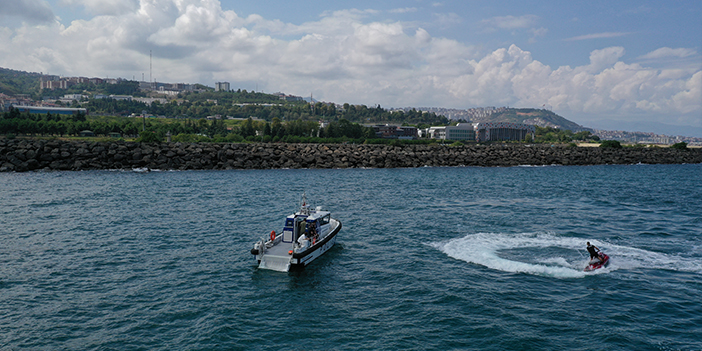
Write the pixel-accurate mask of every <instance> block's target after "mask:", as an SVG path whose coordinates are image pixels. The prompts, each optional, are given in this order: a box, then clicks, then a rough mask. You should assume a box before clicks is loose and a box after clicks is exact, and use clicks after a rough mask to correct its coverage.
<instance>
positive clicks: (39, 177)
mask: <svg viewBox="0 0 702 351" xmlns="http://www.w3.org/2000/svg"><path fill="white" fill-rule="evenodd" d="M303 192H306V195H307V200H308V202H310V203H311V204H312V205H313V206H323V207H324V208H325V209H329V210H331V211H332V215H333V217H335V218H337V219H339V220H340V221H341V222H342V223H343V229H342V230H341V232H340V234H339V237H338V242H337V245H336V246H334V248H333V249H332V250H331V251H329V252H327V253H326V254H325V255H324V256H322V257H321V258H320V259H318V260H316V261H315V262H313V263H312V264H311V265H310V266H308V267H307V268H306V269H305V270H304V271H302V272H296V273H280V272H274V271H264V270H259V269H258V268H257V266H256V261H255V260H254V257H253V256H252V255H251V254H250V253H249V250H250V249H251V247H252V245H253V243H254V242H255V241H256V240H257V239H258V238H260V237H263V236H267V235H268V233H270V231H271V230H276V231H279V230H280V229H282V226H283V219H284V217H285V216H287V215H288V214H290V213H292V212H293V211H295V210H296V209H297V206H298V204H299V201H300V197H301V195H302V193H303ZM586 241H590V242H591V243H593V244H594V245H596V246H598V247H599V248H600V249H602V250H603V251H604V252H606V253H607V254H609V255H610V257H611V262H610V264H609V266H608V267H607V268H604V269H601V270H599V271H595V272H592V273H585V272H583V268H584V267H585V265H586V262H587V259H588V258H587V257H586V255H587V252H586V251H585V242H586ZM359 349H363V350H702V165H700V164H696V165H626V166H622V165H603V166H585V167H570V166H549V167H510V168H477V167H458V168H432V167H425V168H414V169H335V170H319V169H310V170H293V169H287V170H246V171H244V170H238V171H173V172H171V171H163V172H159V171H152V172H139V171H137V170H135V171H89V172H38V173H2V174H0V350H359Z"/></svg>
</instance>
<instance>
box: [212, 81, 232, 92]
mask: <svg viewBox="0 0 702 351" xmlns="http://www.w3.org/2000/svg"><path fill="white" fill-rule="evenodd" d="M229 90H230V89H229V82H217V83H215V91H229Z"/></svg>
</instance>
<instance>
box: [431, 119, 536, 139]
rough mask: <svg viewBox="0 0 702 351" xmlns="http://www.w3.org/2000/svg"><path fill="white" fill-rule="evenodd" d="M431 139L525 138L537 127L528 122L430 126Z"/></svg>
mask: <svg viewBox="0 0 702 351" xmlns="http://www.w3.org/2000/svg"><path fill="white" fill-rule="evenodd" d="M424 133H425V134H426V136H427V137H428V138H430V139H443V140H470V141H478V142H483V141H501V140H524V139H525V138H526V136H527V134H531V136H532V138H533V137H534V133H536V127H534V126H533V125H528V124H519V123H509V122H490V123H473V124H468V123H459V124H457V125H455V126H446V127H430V128H428V129H426V130H425V132H424Z"/></svg>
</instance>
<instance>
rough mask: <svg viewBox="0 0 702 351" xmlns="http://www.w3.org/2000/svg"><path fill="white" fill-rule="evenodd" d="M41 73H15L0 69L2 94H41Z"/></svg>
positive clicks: (0, 90)
mask: <svg viewBox="0 0 702 351" xmlns="http://www.w3.org/2000/svg"><path fill="white" fill-rule="evenodd" d="M40 76H41V74H39V73H29V72H24V71H15V70H12V69H7V68H2V67H0V93H3V94H7V95H16V94H29V95H36V94H37V93H38V92H39V77H40Z"/></svg>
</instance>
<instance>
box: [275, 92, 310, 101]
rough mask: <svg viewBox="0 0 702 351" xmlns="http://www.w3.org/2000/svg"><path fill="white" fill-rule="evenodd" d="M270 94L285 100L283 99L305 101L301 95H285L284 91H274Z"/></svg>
mask: <svg viewBox="0 0 702 351" xmlns="http://www.w3.org/2000/svg"><path fill="white" fill-rule="evenodd" d="M272 95H275V96H277V97H278V98H279V99H280V100H285V101H305V99H303V98H302V96H296V95H286V94H284V93H274V94H272Z"/></svg>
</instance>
